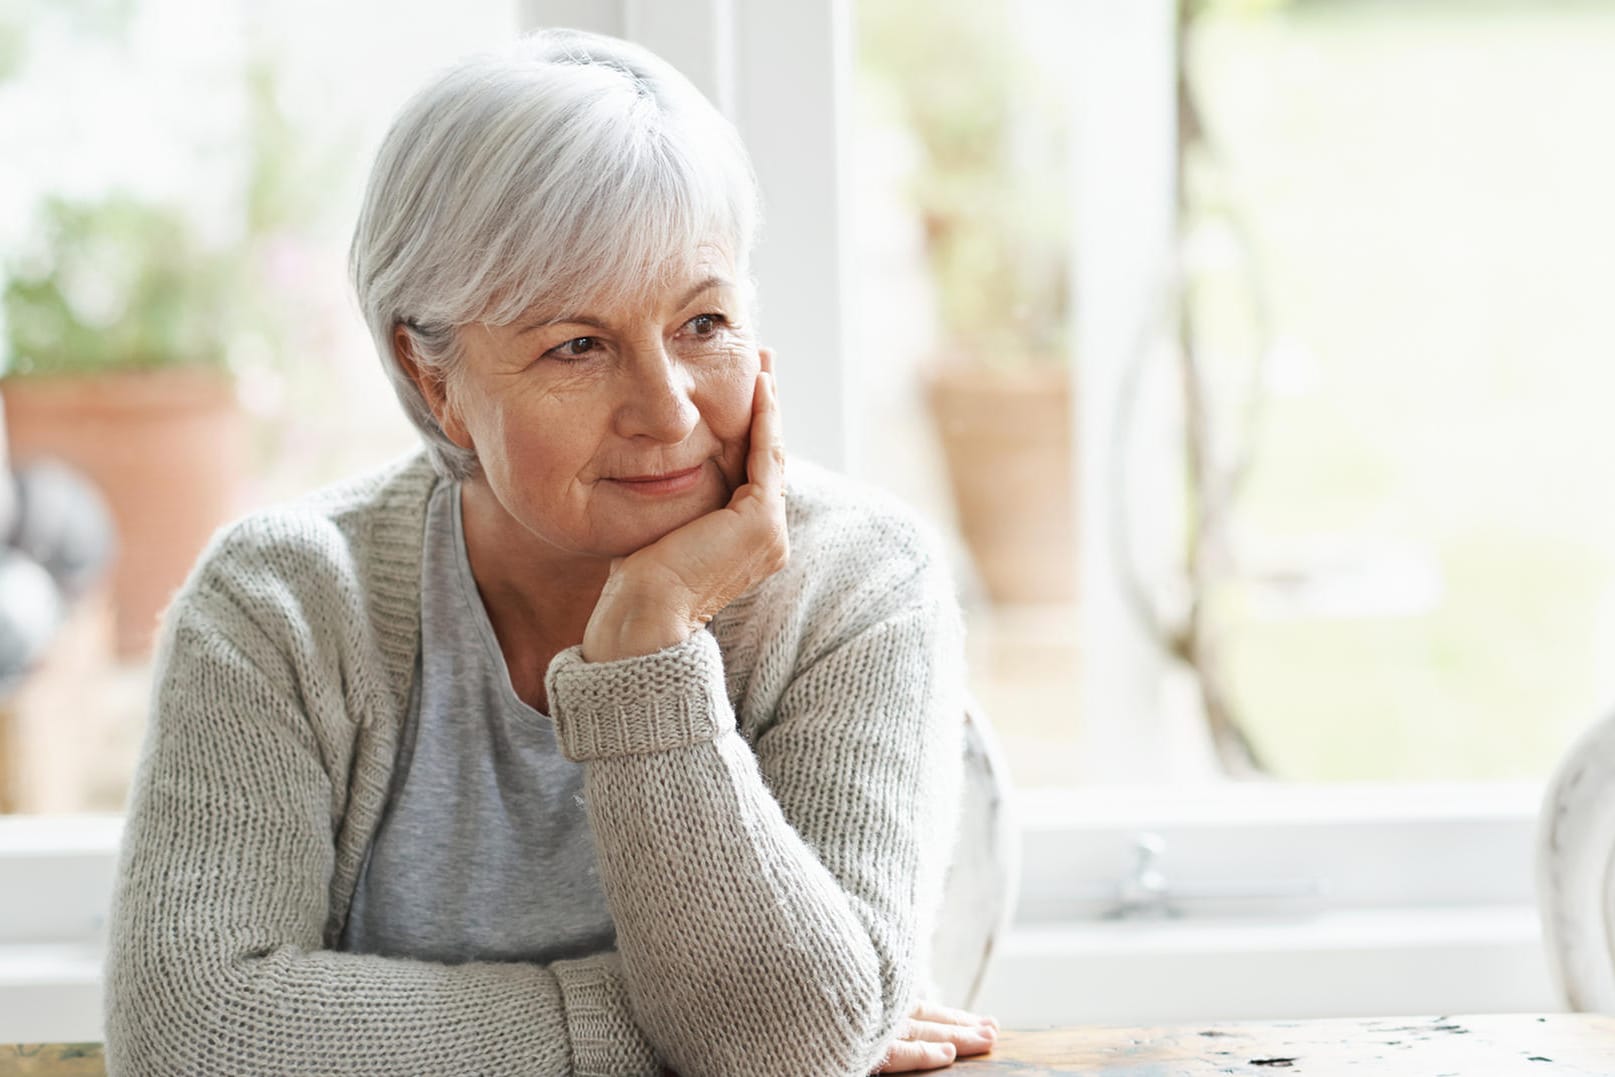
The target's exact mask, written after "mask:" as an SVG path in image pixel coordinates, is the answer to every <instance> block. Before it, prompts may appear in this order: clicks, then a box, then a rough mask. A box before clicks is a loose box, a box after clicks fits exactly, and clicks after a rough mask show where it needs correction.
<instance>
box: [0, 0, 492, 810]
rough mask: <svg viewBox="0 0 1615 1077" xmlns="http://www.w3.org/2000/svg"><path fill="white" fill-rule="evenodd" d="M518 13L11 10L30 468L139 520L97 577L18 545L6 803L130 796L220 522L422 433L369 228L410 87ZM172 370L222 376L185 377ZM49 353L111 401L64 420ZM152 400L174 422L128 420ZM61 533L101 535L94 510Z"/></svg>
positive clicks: (10, 306) (3, 132) (95, 4)
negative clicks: (393, 385) (164, 653)
mask: <svg viewBox="0 0 1615 1077" xmlns="http://www.w3.org/2000/svg"><path fill="white" fill-rule="evenodd" d="M514 29H515V12H514V7H513V5H512V4H510V3H509V0H473V2H471V3H464V4H457V5H455V7H454V10H453V11H452V12H449V11H447V9H445V8H444V7H443V6H442V5H441V4H436V3H432V2H428V0H407V2H404V3H396V2H391V3H382V2H380V0H362V2H356V3H344V4H337V5H331V4H325V3H316V2H314V0H282V2H277V3H275V4H256V3H239V4H237V3H229V2H224V3H216V4H208V5H197V4H193V3H188V2H178V0H115V2H108V0H48V2H47V0H23V2H22V3H13V4H0V142H3V143H4V145H5V146H6V151H5V160H6V165H7V167H5V168H3V169H0V208H4V210H5V212H4V213H0V285H6V287H7V303H6V305H5V307H4V308H3V311H4V313H0V354H3V355H4V357H5V358H6V360H7V362H8V364H9V368H8V372H7V376H6V377H5V379H4V380H0V396H3V398H4V400H5V404H6V410H7V413H8V420H9V422H8V425H9V441H10V445H11V449H12V455H13V460H12V463H13V464H14V465H15V466H18V467H25V468H26V467H27V466H28V465H29V463H30V461H31V460H32V459H37V458H38V457H40V456H51V457H55V458H58V459H61V458H66V459H68V460H69V462H70V463H72V464H73V465H74V466H75V469H76V472H77V474H78V476H79V477H80V478H81V479H84V480H86V481H88V482H89V483H91V484H92V485H93V486H94V487H95V488H96V489H98V490H99V491H100V493H101V495H102V497H103V499H104V500H105V501H106V502H107V503H109V505H110V509H111V512H112V515H113V517H114V520H113V522H114V524H115V527H116V530H117V532H118V533H117V538H116V543H117V546H116V549H117V551H118V552H117V553H116V555H115V557H113V559H112V560H111V561H110V562H108V563H107V564H106V565H105V571H104V572H103V574H102V576H101V578H100V582H99V583H98V584H97V585H95V586H94V587H93V588H92V589H91V590H89V591H88V592H86V593H82V594H79V593H77V591H76V588H75V587H72V586H67V585H65V584H64V583H63V581H61V580H60V579H53V578H52V577H50V576H48V575H46V576H41V575H40V574H39V572H38V566H37V565H33V564H27V565H21V567H17V565H18V564H19V563H20V562H21V561H25V560H27V558H26V557H18V558H15V559H14V561H8V562H7V563H6V566H5V568H6V571H7V572H8V573H10V574H9V575H7V576H6V577H5V584H4V586H0V599H4V600H5V603H6V608H5V609H4V610H3V611H0V616H4V617H6V618H8V620H6V622H5V624H4V626H3V627H4V629H5V632H0V639H4V640H5V641H6V642H7V643H12V642H17V641H19V640H20V641H21V642H18V647H19V648H20V647H22V646H23V644H24V643H26V644H27V647H26V648H25V650H26V651H27V653H26V654H24V657H25V658H27V659H28V661H27V669H26V670H17V671H9V670H0V674H5V673H8V672H15V674H16V675H15V676H14V677H12V678H11V679H10V680H9V681H8V682H7V683H5V684H4V686H3V688H0V810H5V809H6V808H10V809H12V810H22V811H31V812H33V811H77V810H100V811H115V810H119V809H121V808H122V806H123V803H124V798H125V791H126V789H127V784H128V780H129V775H130V773H131V771H132V768H133V763H134V758H135V753H136V751H137V749H138V745H139V739H140V736H141V733H142V730H143V728H144V719H145V709H146V703H147V694H148V690H149V684H150V647H151V630H152V627H153V626H154V624H155V621H156V614H157V611H158V609H159V608H160V607H161V606H162V605H163V604H164V603H165V602H166V599H167V596H168V595H169V594H170V593H171V591H172V590H173V588H174V587H176V586H177V585H178V584H179V583H180V582H181V580H182V579H183V576H184V573H185V571H186V570H187V568H188V566H189V565H190V563H191V562H192V560H193V559H194V557H195V556H196V553H197V552H198V551H199V550H200V548H201V546H202V544H203V543H204V542H205V541H206V540H207V538H208V536H209V535H210V534H211V532H212V530H213V528H215V527H216V526H218V525H219V524H222V523H223V522H225V521H226V520H228V519H229V518H231V517H233V516H235V515H237V514H238V513H240V512H243V511H246V510H249V509H251V508H254V507H256V506H258V505H262V504H266V503H268V502H270V501H274V500H278V499H282V498H285V497H289V496H292V495H294V494H297V493H300V492H302V491H305V490H308V489H311V488H313V487H315V486H318V485H322V484H324V483H326V482H330V481H333V480H335V479H337V478H339V477H342V476H346V475H351V474H354V473H357V472H359V471H362V470H367V469H369V468H371V467H374V466H377V465H379V464H381V463H383V462H385V461H386V460H388V459H390V458H392V457H395V456H397V455H398V454H400V453H402V452H404V451H407V450H408V449H410V448H411V447H412V446H413V445H414V444H415V443H416V439H415V435H414V433H413V431H412V429H411V428H410V427H409V426H408V424H407V423H406V422H405V421H404V419H403V418H402V416H401V413H400V410H399V407H398V404H397V402H396V400H395V399H394V397H393V394H392V391H391V389H390V387H389V386H388V384H387V382H386V380H385V379H384V377H383V375H382V373H381V369H380V366H379V364H378V362H377V359H376V355H375V350H374V347H373V346H372V344H371V343H370V340H369V338H368V336H367V334H366V332H365V330H364V326H363V324H362V322H361V321H360V319H359V318H358V316H357V313H356V311H355V308H354V301H353V299H352V291H351V288H350V287H349V285H348V283H347V280H346V271H345V266H346V249H347V243H348V237H349V234H350V233H351V230H352V227H353V222H354V217H355V214H356V211H357V207H358V203H359V196H360V192H361V185H362V183H363V181H364V177H365V173H366V170H367V168H368V166H369V159H370V155H371V153H372V152H373V149H374V147H375V145H376V144H377V143H378V142H379V140H380V137H381V135H382V133H383V130H384V125H385V124H386V123H387V122H389V121H390V119H391V117H392V115H393V113H394V112H395V111H396V109H397V108H398V106H399V105H400V104H401V103H402V102H403V100H404V98H405V97H406V96H407V94H408V93H410V92H412V91H413V89H414V88H415V86H416V85H417V84H418V83H419V82H420V81H421V80H422V79H423V78H424V77H425V76H426V75H427V74H428V73H429V72H430V71H432V70H434V69H436V68H437V67H439V66H441V65H442V64H444V63H445V62H447V61H448V60H450V59H452V58H453V57H454V56H456V55H458V54H459V53H461V52H464V51H469V50H471V49H474V48H479V47H484V46H486V45H490V44H493V43H496V42H501V41H504V40H507V39H508V38H509V36H510V34H511V33H512V32H513V31H514ZM7 282H9V285H8V284H7ZM181 360H185V361H186V362H183V363H182V362H181ZM193 361H194V362H193ZM176 368H182V369H179V370H178V373H179V374H180V375H185V378H189V377H190V376H191V375H192V374H194V371H195V369H196V368H201V369H202V370H204V371H207V372H208V374H209V375H211V377H209V376H203V377H202V380H203V381H204V382H205V383H206V384H205V385H204V386H203V388H202V389H200V390H198V389H197V388H196V386H195V385H191V384H190V383H189V382H188V381H186V380H185V378H181V382H180V383H176V382H172V381H166V380H163V378H164V377H165V376H169V375H175V373H176ZM53 372H55V373H64V372H65V373H73V374H85V373H94V374H95V375H96V376H97V379H98V384H101V385H102V386H103V387H104V388H103V389H101V390H100V396H99V397H98V398H96V399H97V400H98V402H97V403H95V404H94V407H95V408H98V409H100V410H96V411H92V412H88V413H86V412H82V411H68V412H63V411H62V410H61V409H60V408H59V407H58V406H57V405H59V404H60V403H61V399H60V394H58V393H57V392H56V391H55V390H54V389H51V390H50V391H49V392H48V393H47V392H46V390H45V389H44V388H43V387H42V382H43V381H44V380H45V379H46V376H47V375H49V374H51V373H53ZM109 372H114V373H115V372H122V376H123V378H124V380H121V381H118V382H116V383H112V382H107V381H105V380H100V379H101V376H103V375H105V374H107V373H109ZM215 383H217V384H215ZM105 386H111V387H110V388H105ZM42 395H46V396H49V400H42V399H41V397H42ZM72 395H73V398H74V400H82V399H84V397H83V394H82V393H80V392H78V391H77V390H75V391H74V393H73V394H72ZM198 396H200V397H206V398H207V400H206V401H205V405H206V406H205V407H204V406H203V404H202V403H198V404H197V406H196V407H195V408H191V407H190V404H191V403H192V402H193V398H194V397H198ZM136 398H150V400H151V402H152V403H153V404H154V405H155V406H156V407H158V408H159V409H161V410H162V418H160V419H146V418H141V417H139V416H133V417H131V415H129V414H124V413H125V412H127V411H128V409H127V408H125V407H123V405H126V404H129V403H130V402H131V401H133V400H134V399H136ZM231 400H233V401H235V407H234V408H233V409H232V408H230V407H229V406H228V402H229V401H231ZM221 401H222V402H223V403H222V404H221ZM182 402H184V403H185V405H186V408H187V409H188V410H185V411H183V412H181V411H178V410H176V409H178V408H179V407H180V405H181V403H182ZM115 403H116V404H117V405H118V406H117V407H114V406H113V405H114V404H115ZM216 405H218V406H216ZM73 406H74V407H78V405H77V404H74V405H73ZM115 412H116V413H117V414H119V415H122V418H118V419H114V418H113V417H112V416H113V415H114V413H115ZM148 414H151V413H149V412H145V411H142V412H140V413H139V415H140V416H144V415H148ZM64 416H65V417H64ZM131 424H133V425H131ZM135 426H139V427H140V428H141V429H144V430H146V431H147V432H148V433H150V434H152V435H153V436H155V437H156V438H157V439H158V440H159V441H160V442H161V445H155V444H149V443H148V442H145V441H137V440H135V438H136V435H135V434H134V433H132V432H131V431H132V430H133V429H134V427H135ZM186 431H189V432H191V433H194V434H196V435H197V436H198V437H199V438H200V441H193V442H187V441H186V440H185V437H184V436H183V434H184V432H186ZM92 457H93V458H94V459H93V460H92V459H91V458H92ZM197 468H200V469H201V470H200V471H197V470H196V469H197ZM64 481H65V480H64ZM40 491H41V496H40V497H39V498H36V499H34V502H32V504H33V509H32V510H31V511H32V512H33V515H32V516H31V517H30V519H31V521H32V522H31V524H30V526H45V525H51V526H54V524H53V523H52V520H51V519H50V518H48V513H47V512H46V511H45V510H48V509H50V508H51V506H52V505H53V504H55V505H56V506H57V507H58V508H60V507H61V504H60V503H58V502H52V500H51V498H52V497H53V496H58V497H60V496H69V495H72V494H73V492H74V488H73V487H72V485H71V483H70V482H67V484H66V485H63V483H62V482H57V483H56V484H54V485H52V484H51V483H49V482H46V483H43V484H42V485H41V487H40ZM4 500H5V499H0V513H11V512H12V509H13V506H12V505H11V504H9V503H3V502H4ZM26 500H27V499H26V498H24V501H26ZM71 504H72V505H76V506H78V507H79V508H80V509H82V508H83V506H82V504H81V503H80V502H78V501H72V502H71ZM40 506H43V508H41V507H40ZM83 511H89V510H83ZM69 515H71V513H70V514H69ZM81 515H82V513H81ZM92 515H93V513H92ZM5 523H6V525H7V527H8V528H10V527H12V526H13V520H12V519H11V518H10V516H7V517H6V519H5ZM175 524H178V525H180V526H178V527H177V528H175V527H173V526H170V525H175ZM17 526H20V525H17ZM63 526H64V527H65V528H66V531H65V532H64V534H67V535H69V536H70V537H71V536H73V535H77V536H78V538H77V539H75V541H80V542H90V541H92V540H94V541H99V539H98V538H97V536H98V535H99V534H100V532H98V531H97V529H96V527H95V526H94V524H93V521H92V522H91V523H90V524H85V522H84V520H82V519H78V520H77V521H76V522H75V521H73V520H69V521H68V523H66V524H64V525H63ZM75 529H76V530H75ZM85 536H89V538H85ZM108 556H112V555H110V554H109V555H108ZM14 568H15V570H16V571H15V572H13V571H12V570H13V569H14ZM58 592H60V594H58ZM64 596H65V598H64ZM6 632H11V633H13V634H12V635H6ZM36 644H37V646H36ZM0 679H3V678H0Z"/></svg>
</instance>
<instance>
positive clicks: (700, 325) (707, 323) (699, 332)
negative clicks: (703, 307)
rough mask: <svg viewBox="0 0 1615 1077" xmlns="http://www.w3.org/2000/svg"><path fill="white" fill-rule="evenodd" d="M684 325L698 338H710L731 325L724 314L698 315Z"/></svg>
mask: <svg viewBox="0 0 1615 1077" xmlns="http://www.w3.org/2000/svg"><path fill="white" fill-rule="evenodd" d="M684 324H685V326H686V328H688V329H690V330H691V331H692V332H694V333H695V335H696V336H698V337H710V336H711V335H712V334H714V333H716V332H717V331H718V330H720V329H722V328H723V327H724V326H725V325H727V324H729V323H728V319H726V318H725V317H724V316H723V315H722V314H697V315H696V316H695V317H693V318H691V319H690V320H689V321H688V322H686V323H684Z"/></svg>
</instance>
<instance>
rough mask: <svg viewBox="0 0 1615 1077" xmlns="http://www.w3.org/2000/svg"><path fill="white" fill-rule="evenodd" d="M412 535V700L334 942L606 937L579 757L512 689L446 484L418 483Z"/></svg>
mask: <svg viewBox="0 0 1615 1077" xmlns="http://www.w3.org/2000/svg"><path fill="white" fill-rule="evenodd" d="M425 541H426V548H425V551H424V558H423V560H422V562H421V651H420V657H419V658H418V660H417V662H418V665H417V668H416V678H415V691H414V696H413V699H412V702H411V706H410V714H409V717H408V719H407V721H406V725H405V727H404V729H403V730H402V735H401V740H400V744H399V757H398V765H397V767H396V769H395V770H394V772H393V784H392V789H391V792H390V793H389V795H388V800H387V807H386V810H385V814H384V815H383V817H382V820H381V824H380V827H379V828H378V830H377V832H376V838H375V841H374V842H373V843H372V845H371V847H370V854H369V858H368V859H367V861H366V863H365V867H364V871H363V874H362V875H361V877H360V879H359V886H358V890H357V891H356V892H355V893H354V895H353V906H352V910H351V912H350V914H349V917H348V924H347V928H346V930H345V932H344V934H343V938H342V947H343V949H345V950H349V951H352V952H356V953H369V954H383V955H387V956H390V957H414V958H421V959H424V960H429V961H440V962H448V963H457V962H462V961H533V962H540V963H548V962H551V961H557V960H561V959H564V958H574V957H583V956H585V955H588V954H592V953H598V952H600V951H602V950H609V949H612V948H613V947H614V946H615V945H616V929H615V925H614V924H613V923H612V920H611V912H610V910H609V909H608V908H607V906H606V899H605V894H604V893H603V892H602V891H601V888H600V876H599V869H598V864H597V860H596V852H595V845H594V838H593V835H592V834H591V833H590V831H589V822H588V817H587V814H586V813H585V811H584V807H583V798H582V792H583V768H582V767H581V766H579V765H578V764H576V763H573V762H571V761H569V760H568V759H567V758H566V757H565V756H564V755H562V754H561V751H560V749H559V747H557V745H556V742H555V725H554V723H553V722H552V721H551V720H550V719H549V717H548V716H546V715H544V714H540V713H539V712H538V711H536V710H534V709H533V708H532V707H529V706H528V705H527V704H525V703H523V702H522V701H521V700H520V699H519V698H517V696H516V693H515V690H514V689H513V688H511V685H510V674H509V671H508V670H507V669H506V667H505V660H504V655H503V654H502V653H501V652H500V650H499V642H498V640H497V639H496V638H495V636H494V633H493V626H492V625H491V624H490V623H489V621H488V614H487V611H486V610H484V609H483V606H482V598H481V596H480V595H479V594H478V593H477V585H476V581H475V580H474V579H473V578H472V576H471V565H470V561H469V560H468V559H467V558H466V552H465V530H464V527H463V525H462V522H461V517H460V485H459V483H457V482H451V481H448V480H443V481H440V482H439V483H438V484H437V487H436V488H435V489H434V490H433V491H432V497H431V501H430V503H429V505H428V506H427V514H426V537H425Z"/></svg>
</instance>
